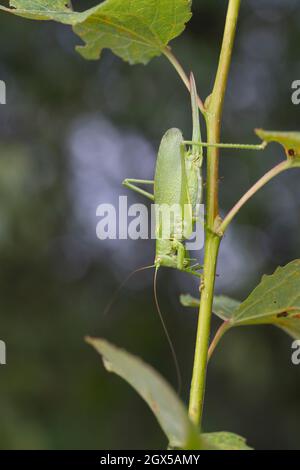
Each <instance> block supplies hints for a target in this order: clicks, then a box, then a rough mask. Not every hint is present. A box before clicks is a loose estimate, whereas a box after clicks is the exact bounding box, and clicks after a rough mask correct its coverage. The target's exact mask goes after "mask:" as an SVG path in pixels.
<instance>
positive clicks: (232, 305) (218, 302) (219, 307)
mask: <svg viewBox="0 0 300 470" xmlns="http://www.w3.org/2000/svg"><path fill="white" fill-rule="evenodd" d="M240 304H241V302H238V301H237V300H234V299H231V298H230V297H226V296H224V295H220V296H215V297H214V304H213V312H214V313H215V314H216V315H217V316H218V317H220V318H221V319H222V320H224V321H228V320H230V318H231V316H232V312H233V311H234V310H236V309H237V308H238V307H239V306H240Z"/></svg>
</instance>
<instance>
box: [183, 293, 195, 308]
mask: <svg viewBox="0 0 300 470" xmlns="http://www.w3.org/2000/svg"><path fill="white" fill-rule="evenodd" d="M180 302H181V305H183V306H184V307H191V308H199V305H200V300H199V299H196V297H193V296H192V295H190V294H182V295H181V296H180Z"/></svg>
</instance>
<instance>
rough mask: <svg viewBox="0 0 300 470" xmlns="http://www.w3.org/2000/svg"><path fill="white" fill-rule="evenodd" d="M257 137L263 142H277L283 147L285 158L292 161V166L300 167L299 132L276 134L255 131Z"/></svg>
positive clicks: (275, 132) (260, 130) (273, 132)
mask: <svg viewBox="0 0 300 470" xmlns="http://www.w3.org/2000/svg"><path fill="white" fill-rule="evenodd" d="M255 132H256V134H257V135H258V137H260V139H261V140H263V141H264V142H267V143H269V142H277V143H279V144H280V145H282V146H283V148H284V150H285V152H286V155H287V157H288V158H289V159H290V160H292V161H293V165H294V166H300V132H277V131H265V130H263V129H256V130H255Z"/></svg>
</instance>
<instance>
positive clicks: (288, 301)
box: [230, 260, 300, 337]
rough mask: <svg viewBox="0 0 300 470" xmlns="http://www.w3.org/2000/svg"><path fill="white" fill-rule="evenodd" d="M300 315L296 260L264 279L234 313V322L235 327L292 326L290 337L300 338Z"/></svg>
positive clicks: (299, 278) (299, 264)
mask: <svg viewBox="0 0 300 470" xmlns="http://www.w3.org/2000/svg"><path fill="white" fill-rule="evenodd" d="M299 314H300V260H295V261H292V262H291V263H289V264H287V265H286V266H284V267H279V268H277V269H276V271H275V272H274V274H272V275H270V276H263V278H262V280H261V282H260V284H259V285H258V286H257V287H256V288H255V289H254V291H253V292H252V293H251V294H250V295H249V297H248V298H247V299H246V300H245V301H244V302H242V303H241V305H240V306H239V307H238V308H237V309H236V310H234V311H233V312H232V317H231V319H230V322H231V323H233V324H234V326H238V325H253V324H259V323H263V324H274V325H276V326H279V327H281V328H284V329H287V325H290V326H289V328H288V329H289V330H290V334H292V336H294V335H296V336H295V337H298V330H299V328H298V322H299V323H300V318H299ZM291 320H293V322H291ZM295 326H297V328H295ZM293 331H294V333H292V332H293Z"/></svg>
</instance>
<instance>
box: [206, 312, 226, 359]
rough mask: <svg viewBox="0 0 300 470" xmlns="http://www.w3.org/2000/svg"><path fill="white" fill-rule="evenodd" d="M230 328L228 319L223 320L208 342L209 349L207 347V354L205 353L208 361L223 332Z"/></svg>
mask: <svg viewBox="0 0 300 470" xmlns="http://www.w3.org/2000/svg"><path fill="white" fill-rule="evenodd" d="M229 328H231V325H230V324H229V322H228V321H224V322H223V323H222V325H221V326H220V328H219V329H218V331H217V332H216V334H215V337H214V339H213V340H212V342H211V343H210V346H209V349H208V355H207V360H208V361H209V360H210V358H211V356H212V355H213V352H214V350H215V349H216V347H217V345H218V344H219V342H220V340H221V338H223V336H224V334H225V333H226V331H227V330H229Z"/></svg>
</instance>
